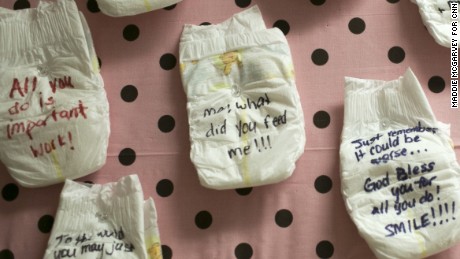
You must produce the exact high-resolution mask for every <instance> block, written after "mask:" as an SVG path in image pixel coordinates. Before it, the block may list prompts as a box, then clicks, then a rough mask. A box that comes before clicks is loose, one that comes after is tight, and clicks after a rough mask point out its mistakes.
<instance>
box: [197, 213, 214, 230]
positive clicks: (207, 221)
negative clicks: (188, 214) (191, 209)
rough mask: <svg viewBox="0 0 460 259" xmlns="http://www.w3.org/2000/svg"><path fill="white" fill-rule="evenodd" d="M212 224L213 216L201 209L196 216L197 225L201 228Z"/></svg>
mask: <svg viewBox="0 0 460 259" xmlns="http://www.w3.org/2000/svg"><path fill="white" fill-rule="evenodd" d="M211 224H212V216H211V213H209V212H208V211H205V210H203V211H200V212H198V214H196V216H195V225H196V226H197V227H198V228H200V229H206V228H209V227H210V226H211Z"/></svg>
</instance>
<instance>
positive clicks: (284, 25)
mask: <svg viewBox="0 0 460 259" xmlns="http://www.w3.org/2000/svg"><path fill="white" fill-rule="evenodd" d="M273 27H276V28H278V29H280V30H281V31H282V32H283V33H284V35H287V34H288V33H289V30H291V26H289V23H288V22H287V21H285V20H278V21H276V22H275V23H274V24H273Z"/></svg>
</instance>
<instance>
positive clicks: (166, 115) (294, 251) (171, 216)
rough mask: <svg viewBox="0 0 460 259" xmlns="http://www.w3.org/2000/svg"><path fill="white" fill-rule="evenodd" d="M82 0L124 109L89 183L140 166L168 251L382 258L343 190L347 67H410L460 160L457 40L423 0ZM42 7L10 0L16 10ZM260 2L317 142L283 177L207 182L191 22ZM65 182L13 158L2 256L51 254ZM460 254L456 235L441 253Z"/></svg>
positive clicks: (388, 73)
mask: <svg viewBox="0 0 460 259" xmlns="http://www.w3.org/2000/svg"><path fill="white" fill-rule="evenodd" d="M76 2H77V5H78V8H79V10H80V11H81V12H82V13H83V15H84V16H85V18H86V20H87V22H88V26H89V28H90V30H91V33H92V39H93V41H94V46H95V51H96V54H97V57H98V61H99V65H100V66H101V70H100V71H101V75H102V77H103V79H104V85H105V89H106V92H107V97H108V100H109V105H110V120H111V135H110V139H109V146H108V157H107V163H106V164H105V166H103V167H102V169H100V170H99V171H97V172H95V173H93V174H91V175H88V176H85V177H83V178H80V179H78V180H79V181H82V182H85V181H86V182H88V183H97V184H104V183H107V182H113V181H116V180H117V179H119V178H121V177H123V176H126V175H130V174H132V173H136V174H138V176H139V179H140V182H141V185H142V190H143V192H144V196H145V197H149V196H150V197H152V198H153V199H154V201H155V206H156V209H157V212H158V226H159V230H160V236H161V250H162V252H163V258H189V259H195V258H196V259H198V258H375V255H374V254H373V253H372V252H371V250H370V248H369V247H368V245H367V244H366V242H365V241H364V239H363V238H361V237H360V236H359V234H358V230H357V228H356V226H355V225H354V224H353V222H352V221H351V219H350V216H349V215H348V214H347V211H346V207H345V204H344V200H343V198H342V195H341V186H340V168H339V164H340V161H339V146H340V136H341V131H342V126H343V114H344V77H345V76H348V77H356V78H366V79H377V80H393V79H397V78H398V77H400V76H401V75H403V74H404V72H405V71H406V70H407V69H408V68H409V67H410V68H411V69H412V71H413V73H414V74H415V75H416V76H417V78H418V80H419V81H420V84H421V86H422V89H423V92H424V94H425V95H426V97H427V99H428V102H429V104H430V106H431V108H432V110H433V113H434V114H435V116H436V119H437V120H439V121H442V122H445V123H449V124H450V125H451V137H452V140H453V146H454V150H455V152H456V156H457V159H459V158H460V112H459V110H458V109H452V108H450V107H451V74H450V69H451V62H450V60H451V51H450V49H449V48H446V47H442V46H440V45H438V44H437V43H436V42H435V41H434V39H433V38H432V37H431V35H430V34H429V33H428V31H427V29H426V28H425V27H424V25H423V23H422V20H421V18H420V14H419V12H418V8H417V6H416V5H415V4H413V3H411V2H410V1H398V0H375V1H366V0H353V1H352V0H344V1H332V0H290V1H276V0H265V1H261V0H223V1H218V2H217V1H210V0H203V1H193V0H183V1H181V2H180V3H178V4H176V5H173V6H169V7H166V8H164V9H159V10H155V11H152V12H148V13H144V14H141V15H136V16H132V17H122V18H121V17H119V18H114V17H109V16H106V15H104V14H103V13H101V12H100V10H99V8H98V6H97V2H96V1H95V0H78V1H76ZM37 4H38V1H32V0H30V1H27V0H17V1H12V0H0V6H1V7H4V8H8V9H25V8H34V7H36V6H37ZM254 5H258V7H259V8H260V11H261V13H262V15H263V19H264V21H265V23H266V26H267V28H271V27H278V28H279V29H280V30H281V31H282V32H283V33H284V34H285V36H286V38H287V41H288V43H289V45H290V48H291V52H292V57H293V63H294V68H295V79H296V86H297V91H298V93H299V96H300V99H301V103H302V109H303V113H304V118H305V132H306V139H307V142H306V146H305V152H304V154H303V155H302V156H301V157H300V159H299V160H298V161H297V163H296V169H295V171H294V173H293V175H292V176H291V177H290V178H288V179H287V180H285V181H283V182H280V183H277V184H272V185H266V186H261V187H253V188H242V189H236V190H235V189H231V190H224V191H217V190H211V189H207V188H205V187H203V186H201V185H200V182H199V179H198V176H197V172H196V169H195V167H194V166H193V164H192V162H191V160H190V156H189V154H190V140H189V125H188V120H187V110H186V103H187V99H186V95H185V93H184V90H183V86H182V83H181V78H180V65H179V53H178V51H179V39H180V35H181V33H182V30H183V25H184V24H195V25H202V26H207V25H209V24H215V23H220V22H222V21H224V20H226V19H227V18H229V17H230V16H232V15H233V14H235V13H237V12H241V11H243V10H245V9H247V8H250V7H251V6H254ZM3 37H5V36H4V35H0V40H1V38H3ZM1 87H11V86H9V85H6V86H5V85H2V86H1ZM2 134H4V133H2ZM268 163H269V162H268ZM269 166H270V165H269V164H265V165H264V164H261V165H260V167H262V168H263V167H269ZM62 187H63V184H55V185H52V186H48V187H42V188H34V189H33V188H24V187H21V186H20V185H19V184H18V183H17V182H15V181H14V180H13V178H11V176H9V174H8V173H7V170H6V168H5V167H4V166H3V165H1V164H0V189H1V195H2V196H1V197H0V229H1V230H2V231H0V258H1V259H6V258H8V259H11V258H42V257H43V254H44V252H45V250H46V245H47V242H48V239H49V237H50V232H51V229H52V227H53V223H54V218H55V214H56V209H57V206H58V203H59V195H60V192H61V190H62ZM457 211H460V207H459V208H457ZM456 220H460V215H459V216H458V217H457V218H456ZM451 221H452V220H451ZM446 224H447V223H446ZM459 257H460V245H456V246H453V247H451V248H450V249H448V250H445V251H443V252H441V253H439V254H437V255H433V256H431V257H429V258H430V259H441V258H442V259H449V258H450V259H454V258H459Z"/></svg>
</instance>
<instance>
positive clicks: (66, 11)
mask: <svg viewBox="0 0 460 259" xmlns="http://www.w3.org/2000/svg"><path fill="white" fill-rule="evenodd" d="M0 56H1V57H2V58H1V59H0V107H1V108H0V160H1V161H2V162H3V164H4V165H5V166H6V167H7V169H8V171H9V173H10V174H11V176H12V177H13V178H15V179H16V180H17V181H18V182H19V183H20V184H21V185H23V186H26V187H38V186H46V185H50V184H53V183H57V182H62V181H64V179H67V178H70V179H74V178H78V177H81V176H84V175H87V174H89V173H92V172H95V171H96V170H98V169H99V168H100V167H102V166H103V165H104V164H105V161H106V154H107V144H108V137H109V131H110V129H109V107H108V102H107V97H106V93H105V90H104V84H103V81H102V78H101V76H100V73H99V65H98V61H97V56H96V54H95V51H94V48H93V43H92V40H91V34H90V32H89V29H88V26H87V24H86V21H85V19H84V17H83V16H82V15H81V13H80V12H79V11H78V10H77V6H76V4H75V2H74V1H73V0H58V1H56V2H40V3H39V4H38V7H37V8H34V9H26V10H17V11H11V10H7V9H3V8H2V9H0Z"/></svg>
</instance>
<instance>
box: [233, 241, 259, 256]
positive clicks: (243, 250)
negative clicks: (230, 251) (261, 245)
mask: <svg viewBox="0 0 460 259" xmlns="http://www.w3.org/2000/svg"><path fill="white" fill-rule="evenodd" d="M253 253H254V252H253V251H252V247H251V245H250V244H248V243H241V244H239V245H237V246H236V247H235V256H236V258H237V259H249V258H251V257H252V255H253Z"/></svg>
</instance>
